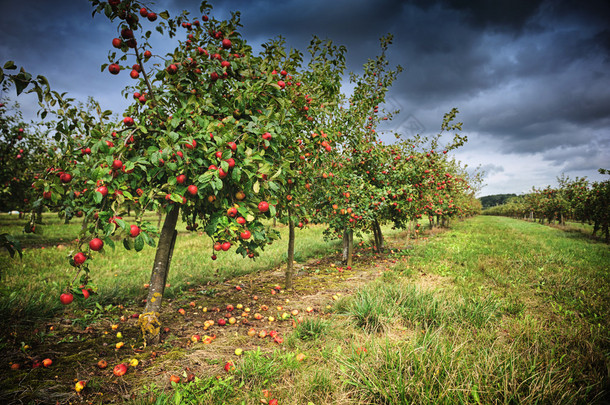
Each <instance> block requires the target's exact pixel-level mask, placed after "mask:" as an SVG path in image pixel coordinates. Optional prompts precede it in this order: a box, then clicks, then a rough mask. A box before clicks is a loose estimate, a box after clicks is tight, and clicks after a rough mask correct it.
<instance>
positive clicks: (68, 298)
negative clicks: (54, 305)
mask: <svg viewBox="0 0 610 405" xmlns="http://www.w3.org/2000/svg"><path fill="white" fill-rule="evenodd" d="M59 301H61V303H62V304H64V305H68V304H70V303H72V301H74V295H72V294H70V293H63V294H61V295H60V296H59Z"/></svg>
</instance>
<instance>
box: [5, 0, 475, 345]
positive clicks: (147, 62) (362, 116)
mask: <svg viewBox="0 0 610 405" xmlns="http://www.w3.org/2000/svg"><path fill="white" fill-rule="evenodd" d="M91 3H92V5H93V7H94V9H95V12H96V13H99V14H104V15H105V16H106V17H107V18H108V19H109V20H110V21H112V22H114V23H116V27H117V28H116V30H117V37H116V38H114V39H111V38H110V37H109V43H112V46H113V47H114V48H116V51H115V52H111V53H110V55H109V63H108V64H106V65H104V66H103V69H104V70H106V69H107V70H108V71H109V73H110V74H126V72H127V71H129V72H130V73H129V74H130V76H131V77H132V78H133V79H134V85H133V86H132V87H131V88H128V89H126V90H125V94H129V95H131V96H132V97H133V99H134V102H133V103H132V105H131V106H130V107H129V108H128V109H127V110H126V111H125V112H124V114H123V117H122V118H121V119H120V120H117V119H113V117H112V113H111V112H110V111H102V110H101V109H100V108H99V106H98V105H97V104H95V102H93V101H90V103H89V104H88V105H87V106H82V105H78V104H76V103H75V102H74V100H72V99H69V98H66V97H65V95H61V94H58V93H56V92H54V91H52V90H50V88H49V86H48V83H47V82H46V79H44V77H42V76H38V77H37V78H33V77H32V76H31V75H29V74H28V73H26V72H25V71H23V70H21V71H19V72H17V73H12V72H11V71H12V70H15V69H16V67H15V66H14V65H13V64H12V63H7V64H5V66H4V71H0V80H1V81H3V85H4V86H6V85H7V84H8V83H12V84H14V85H15V87H16V89H17V93H20V92H21V91H24V90H25V89H27V88H28V86H30V87H29V88H30V89H31V90H30V91H33V92H36V93H37V94H38V96H39V101H40V105H41V112H40V114H41V118H42V119H46V120H47V121H46V122H47V123H48V124H47V127H48V128H49V132H50V133H51V134H52V135H53V140H52V141H50V140H49V138H45V139H46V141H48V142H52V147H48V148H47V151H48V152H47V153H40V154H38V155H39V156H45V159H46V160H45V168H44V170H42V171H38V172H37V173H36V174H34V175H33V179H31V180H32V182H31V183H30V185H31V188H32V189H33V190H34V192H36V193H37V196H38V198H36V199H35V201H34V202H33V203H32V206H31V207H30V208H31V209H33V211H34V212H36V210H39V209H40V208H41V207H42V206H43V205H44V206H46V207H48V208H50V209H52V210H55V211H58V212H60V213H62V215H65V216H66V218H70V217H72V216H75V215H77V216H80V215H82V217H83V228H82V233H81V235H80V237H79V239H78V243H77V245H76V246H75V248H74V251H73V252H71V254H70V258H69V262H70V265H72V266H73V267H74V268H75V276H74V279H73V280H72V282H71V283H70V286H69V287H68V288H67V290H68V291H66V294H70V293H71V291H73V290H74V291H77V290H78V289H76V288H75V286H78V285H87V284H88V283H89V281H90V272H91V269H92V268H93V266H90V263H91V262H92V261H93V260H92V259H94V258H95V255H96V253H95V252H97V251H100V250H103V249H104V247H105V246H110V247H112V248H114V244H115V241H117V240H120V239H122V240H123V245H124V246H125V247H126V248H127V249H135V250H141V249H142V248H143V247H144V245H145V244H149V245H151V246H156V255H155V261H154V264H153V269H152V274H151V281H150V289H149V296H148V299H147V304H146V308H145V310H144V313H143V314H142V315H141V317H140V326H141V327H142V331H143V333H144V335H145V337H146V338H147V339H149V340H155V339H156V337H158V333H159V328H160V320H159V311H160V308H161V302H162V298H163V292H164V287H165V284H166V283H165V280H166V278H167V274H168V271H169V266H170V263H171V257H172V254H173V248H174V244H175V239H176V235H177V232H176V224H177V221H178V219H179V217H180V216H181V217H182V219H183V221H185V222H186V223H187V229H189V230H193V231H194V230H203V231H204V233H205V234H207V235H208V236H209V237H210V238H211V239H212V241H213V242H212V247H211V250H212V258H215V257H216V254H220V253H219V252H223V251H229V250H234V251H235V252H236V253H238V254H241V255H243V256H244V257H250V258H255V257H256V256H257V255H258V254H259V251H260V250H262V249H264V247H265V246H266V245H267V244H268V243H272V242H273V241H274V240H275V239H277V237H278V233H277V232H276V231H275V230H274V229H273V228H272V227H269V226H267V222H266V220H267V219H268V218H275V219H278V220H280V221H281V222H284V223H286V224H287V225H288V227H289V243H288V261H287V270H286V288H292V284H293V268H292V263H293V256H294V240H295V228H296V227H302V226H305V225H306V224H307V223H309V222H317V223H325V224H328V225H329V235H331V234H336V235H341V236H343V238H344V241H345V242H346V260H347V261H348V263H349V264H351V253H350V252H351V250H352V247H351V246H352V244H351V241H352V240H353V232H354V231H356V232H368V231H372V232H373V234H374V236H375V245H376V249H378V250H381V249H382V248H383V235H382V234H381V225H382V224H383V223H392V224H393V225H394V226H396V227H399V228H410V229H413V232H414V233H415V232H417V229H416V228H418V227H419V226H420V225H419V222H418V221H419V220H420V219H422V218H427V219H428V220H429V221H430V223H431V224H434V222H435V221H436V223H437V224H446V223H447V221H448V220H449V219H450V218H454V217H458V216H465V215H471V214H473V213H476V212H477V210H479V209H480V205H477V201H476V199H475V198H474V191H473V190H472V189H471V184H470V183H471V182H472V180H473V179H471V178H470V176H468V174H467V173H466V171H465V169H464V168H463V167H461V166H460V164H459V163H458V162H456V161H455V159H451V158H449V155H448V152H449V151H451V150H453V149H456V148H458V147H459V146H461V145H463V144H464V142H466V137H464V136H461V135H459V134H458V133H455V134H454V135H453V139H452V140H451V141H450V142H449V143H447V144H446V145H440V140H441V138H442V137H443V136H444V135H445V134H446V133H450V132H457V131H459V130H461V123H455V122H454V120H455V117H456V114H457V110H455V109H454V110H452V111H451V112H450V113H448V114H446V116H445V117H444V120H443V123H442V125H441V133H440V134H439V135H437V136H435V137H431V138H421V137H416V138H414V139H402V138H400V136H399V135H398V136H397V137H398V138H399V139H398V141H397V142H396V143H393V144H391V145H386V144H384V143H383V142H382V141H381V140H380V138H379V136H378V134H377V132H376V128H377V125H378V124H379V123H380V122H382V121H384V120H386V119H389V118H391V116H392V113H388V112H385V111H383V110H382V109H380V106H381V105H383V103H384V101H385V95H386V93H387V91H388V89H389V88H390V86H391V85H392V83H393V81H394V80H395V79H396V77H397V75H398V74H399V73H400V71H401V68H400V67H399V66H398V67H395V68H390V67H389V66H388V61H387V56H386V53H387V51H388V47H389V45H390V44H391V42H392V37H391V35H388V36H386V37H384V38H382V39H381V52H380V54H379V55H378V56H377V57H376V58H374V59H370V60H369V61H368V62H367V63H366V64H365V65H364V70H363V73H362V74H360V75H357V74H354V73H352V74H350V80H351V82H352V83H354V85H355V90H354V92H353V93H352V94H351V95H350V96H349V97H348V96H347V95H345V94H344V93H343V92H342V89H341V81H342V79H343V77H344V74H345V68H346V66H345V53H346V49H345V48H344V47H341V46H337V45H335V44H333V43H332V42H331V41H322V40H321V39H319V38H316V37H314V38H313V39H312V41H311V43H310V46H309V47H308V56H307V58H306V57H305V54H303V53H302V52H300V51H299V50H295V49H287V48H286V46H285V43H284V41H283V40H282V39H281V38H280V39H275V40H271V41H268V42H267V43H265V44H263V51H262V52H261V53H259V54H255V53H254V52H253V50H252V48H251V47H250V46H249V45H248V44H247V42H246V40H245V39H244V38H243V37H242V36H241V34H240V33H239V31H238V30H239V27H240V22H239V13H234V14H232V16H231V18H230V19H228V20H225V21H219V20H216V19H215V18H213V17H212V16H211V15H210V12H211V6H210V5H209V4H208V3H207V2H205V1H204V2H203V3H202V4H201V7H200V10H199V12H200V13H198V15H199V16H201V17H198V18H193V17H191V16H190V15H189V14H188V13H187V12H184V13H183V14H182V15H180V16H178V17H176V18H170V16H169V15H168V13H167V12H160V13H158V14H156V13H153V12H151V11H150V10H148V9H147V8H145V7H142V6H141V5H140V4H138V3H137V2H133V1H123V2H121V1H119V0H114V1H112V0H111V1H108V2H102V1H99V0H91ZM157 16H160V17H161V20H160V21H159V22H157ZM151 25H153V26H154V29H156V30H157V31H158V32H160V33H161V34H163V35H166V36H168V37H169V38H174V37H176V38H178V39H177V45H176V48H175V50H174V51H173V52H172V53H170V54H168V55H165V56H163V57H161V56H158V55H155V54H153V53H152V51H151V45H150V43H149V41H148V40H149V38H150V36H151V30H150V29H149V28H150V26H151ZM306 59H307V63H305V62H304V61H305V60H306ZM5 71H6V72H5ZM122 72H124V73H122ZM3 119H4V118H3ZM12 131H13V130H10V131H9V132H10V133H12ZM45 134H47V133H46V132H45ZM32 167H33V168H35V167H40V166H32ZM29 181H30V180H28V182H29ZM127 211H130V212H133V213H135V220H134V221H133V223H127V222H126V221H124V220H123V219H122V216H123V215H124V214H125V213H126V212H127ZM147 211H157V212H162V213H164V214H165V220H164V223H163V226H162V229H161V230H160V231H159V230H158V229H156V227H155V226H154V225H153V224H151V223H149V222H146V221H145V220H144V219H143V218H144V217H143V215H144V213H145V212H147ZM31 224H32V226H34V225H33V224H34V217H32V222H31ZM157 237H158V240H157ZM68 301H69V300H68Z"/></svg>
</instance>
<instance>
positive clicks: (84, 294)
mask: <svg viewBox="0 0 610 405" xmlns="http://www.w3.org/2000/svg"><path fill="white" fill-rule="evenodd" d="M81 292H82V293H83V298H84V299H87V298H89V295H90V294H91V293H90V292H89V290H87V289H86V288H83V289H81Z"/></svg>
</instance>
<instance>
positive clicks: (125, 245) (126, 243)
mask: <svg viewBox="0 0 610 405" xmlns="http://www.w3.org/2000/svg"><path fill="white" fill-rule="evenodd" d="M123 247H125V249H127V250H131V243H130V240H129V239H127V238H125V239H123Z"/></svg>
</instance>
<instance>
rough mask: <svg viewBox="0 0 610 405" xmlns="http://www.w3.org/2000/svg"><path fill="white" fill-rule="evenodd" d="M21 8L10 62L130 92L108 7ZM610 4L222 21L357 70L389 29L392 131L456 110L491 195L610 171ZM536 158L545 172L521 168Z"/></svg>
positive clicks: (297, 14) (433, 124)
mask: <svg viewBox="0 0 610 405" xmlns="http://www.w3.org/2000/svg"><path fill="white" fill-rule="evenodd" d="M21 3H23V4H21ZM21 3H19V2H13V1H11V2H8V1H5V0H1V3H0V4H2V6H1V7H0V57H1V58H2V59H3V60H6V59H14V60H16V62H17V63H18V64H22V65H25V66H26V67H28V68H29V69H30V70H36V69H39V70H40V72H38V73H43V74H45V75H47V76H48V77H49V78H50V80H51V83H52V84H53V85H56V86H59V87H62V88H64V89H65V90H66V91H69V92H70V93H71V94H74V93H76V94H74V95H76V96H77V97H79V98H81V97H82V98H84V97H86V96H87V95H93V96H94V97H96V98H98V99H101V100H102V102H105V103H106V105H105V106H106V107H108V108H112V107H113V105H112V104H116V105H117V106H120V107H121V108H122V106H124V105H125V102H124V101H122V103H118V104H117V103H116V102H111V101H110V100H111V97H110V96H111V95H110V94H108V93H109V92H110V91H111V90H113V89H116V92H118V91H119V90H120V89H121V88H122V85H119V84H118V83H119V81H120V80H119V79H117V78H114V77H113V78H110V77H108V76H109V75H107V74H102V73H101V72H100V71H99V65H100V64H101V63H103V62H105V55H106V52H107V50H108V49H109V41H110V39H111V38H112V37H113V36H114V32H113V31H112V26H111V25H109V24H108V23H107V22H106V21H105V20H104V19H103V18H101V17H99V16H98V17H96V18H95V19H91V12H90V7H89V4H88V2H86V1H84V0H70V1H61V2H48V1H45V0H33V1H27V2H21ZM609 4H610V3H608V2H607V1H605V0H604V1H586V2H582V1H517V2H515V1H504V0H502V1H485V0H474V1H473V0H437V1H432V0H413V1H393V0H380V1H372V0H333V1H328V0H326V1H321V0H309V1H307V2H302V1H295V0H284V1H282V2H278V1H267V0H262V1H261V0H257V1H252V0H230V1H229V0H224V1H222V0H221V1H216V2H214V3H213V5H214V14H216V15H219V16H220V17H222V16H228V13H229V11H235V10H239V11H241V14H242V23H243V25H244V27H243V33H244V36H245V37H246V38H247V39H248V41H249V42H250V43H254V44H257V43H259V44H260V43H262V42H264V41H265V40H267V39H269V38H272V37H276V36H278V35H282V36H283V37H284V38H286V40H287V43H288V45H289V46H293V47H296V48H299V49H301V50H304V49H305V48H306V46H307V45H308V43H309V40H310V39H311V36H312V35H313V34H315V35H317V36H319V37H322V38H330V39H332V40H333V41H334V42H335V43H338V44H343V45H346V46H347V49H348V65H349V68H350V69H351V70H353V71H359V70H360V68H361V66H362V64H363V63H364V61H365V60H366V58H368V57H373V56H375V55H376V53H377V50H378V39H379V37H381V36H382V35H384V34H386V33H388V32H391V33H392V34H394V43H393V46H392V48H391V53H390V61H391V62H392V63H393V64H394V65H395V64H400V65H402V66H403V68H404V69H405V70H404V72H403V73H402V74H401V76H400V77H399V79H398V80H397V81H396V82H395V85H394V87H393V89H392V91H391V96H390V99H389V103H388V104H389V105H390V106H391V107H399V108H400V109H401V111H402V112H401V114H400V116H399V117H397V119H396V120H395V121H394V123H393V124H392V126H390V129H393V130H397V131H401V132H403V133H405V134H406V135H409V134H410V132H411V131H415V130H418V131H420V132H428V133H432V132H436V131H437V130H438V128H439V126H440V122H441V120H442V116H443V114H444V113H445V112H447V111H449V110H450V109H451V108H452V107H458V108H459V109H460V112H461V113H460V115H459V119H460V120H461V121H463V122H464V132H465V133H467V134H468V135H469V138H470V141H469V143H468V144H467V146H466V147H465V148H464V150H463V151H462V152H460V153H459V154H458V157H459V158H460V159H462V160H464V161H466V162H468V163H469V164H470V166H476V165H478V164H479V163H480V164H482V165H483V166H484V167H487V168H488V169H489V170H488V174H489V175H488V177H487V184H489V186H488V187H487V188H486V189H485V190H484V192H483V193H484V194H487V193H495V192H498V193H499V192H524V191H527V189H529V188H530V187H531V186H532V185H536V186H544V185H546V184H549V183H552V182H553V180H554V178H555V177H556V176H557V175H559V174H561V173H562V172H566V173H567V174H568V175H571V176H572V177H573V176H582V175H587V176H589V177H590V178H599V177H596V176H595V170H596V169H597V168H598V167H602V166H603V167H609V166H610V164H609V163H610V145H609V142H610V141H609V138H610V23H609V21H610V5H609ZM152 8H153V9H155V7H154V6H153V7H152ZM156 8H158V9H164V8H167V9H169V10H170V13H172V14H176V13H177V12H178V11H180V10H182V9H188V10H191V11H193V13H195V14H196V13H197V12H198V8H199V1H193V0H163V1H158V2H157V6H156ZM34 10H36V12H34ZM108 30H111V31H110V32H108ZM113 79H114V80H113ZM123 80H124V82H121V83H128V79H126V78H125V79H123ZM110 83H111V84H110ZM115 86H116V87H115ZM388 139H389V138H388ZM532 167H534V169H535V170H536V174H535V175H531V174H530V175H528V174H527V173H525V172H524V170H525V169H526V168H528V170H530V171H531V170H532V169H531V168H532ZM533 181H541V182H543V183H542V184H538V183H534V182H533Z"/></svg>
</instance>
